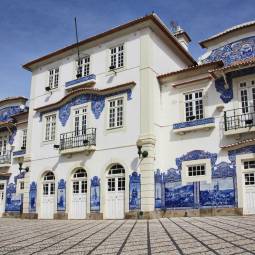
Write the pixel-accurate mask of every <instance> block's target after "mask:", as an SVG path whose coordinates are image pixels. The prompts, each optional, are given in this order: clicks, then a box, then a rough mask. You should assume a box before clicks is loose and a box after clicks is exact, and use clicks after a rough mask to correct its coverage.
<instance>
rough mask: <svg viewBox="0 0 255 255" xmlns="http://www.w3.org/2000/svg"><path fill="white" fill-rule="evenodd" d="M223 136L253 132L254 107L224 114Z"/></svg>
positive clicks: (254, 128)
mask: <svg viewBox="0 0 255 255" xmlns="http://www.w3.org/2000/svg"><path fill="white" fill-rule="evenodd" d="M224 128H225V132H224V134H225V135H234V134H241V133H246V132H254V131H255V107H254V106H252V107H248V106H247V107H244V108H237V109H233V110H229V111H225V112H224Z"/></svg>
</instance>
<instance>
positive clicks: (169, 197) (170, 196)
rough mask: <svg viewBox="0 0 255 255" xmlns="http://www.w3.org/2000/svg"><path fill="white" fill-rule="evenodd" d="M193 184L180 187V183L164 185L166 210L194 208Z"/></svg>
mask: <svg viewBox="0 0 255 255" xmlns="http://www.w3.org/2000/svg"><path fill="white" fill-rule="evenodd" d="M194 197H195V196H194V184H193V183H191V184H187V185H182V183H181V182H167V183H165V207H166V208H193V207H194V206H195V198H194Z"/></svg>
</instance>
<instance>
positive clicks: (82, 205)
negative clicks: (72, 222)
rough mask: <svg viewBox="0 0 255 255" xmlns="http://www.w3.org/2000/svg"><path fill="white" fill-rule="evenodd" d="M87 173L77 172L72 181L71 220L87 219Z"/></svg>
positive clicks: (80, 170) (80, 169)
mask: <svg viewBox="0 0 255 255" xmlns="http://www.w3.org/2000/svg"><path fill="white" fill-rule="evenodd" d="M86 205H87V172H86V171H85V170H84V169H83V168H79V169H77V170H75V172H74V173H73V175H72V179H71V208H70V215H69V218H70V219H85V218H86V215H87V206H86Z"/></svg>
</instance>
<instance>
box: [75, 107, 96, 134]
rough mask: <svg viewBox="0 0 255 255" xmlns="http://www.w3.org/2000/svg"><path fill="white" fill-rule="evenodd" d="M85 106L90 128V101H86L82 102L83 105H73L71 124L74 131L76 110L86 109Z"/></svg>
mask: <svg viewBox="0 0 255 255" xmlns="http://www.w3.org/2000/svg"><path fill="white" fill-rule="evenodd" d="M84 108H86V115H87V117H86V129H88V128H89V127H90V121H91V117H90V112H91V111H90V110H91V109H90V103H85V104H82V105H78V106H75V107H72V124H71V126H72V131H74V132H75V116H76V114H75V112H76V111H77V110H80V109H84Z"/></svg>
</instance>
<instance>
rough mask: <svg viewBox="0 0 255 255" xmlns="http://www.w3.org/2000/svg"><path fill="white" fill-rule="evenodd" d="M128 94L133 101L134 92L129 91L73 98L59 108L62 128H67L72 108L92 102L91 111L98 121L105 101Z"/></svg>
mask: <svg viewBox="0 0 255 255" xmlns="http://www.w3.org/2000/svg"><path fill="white" fill-rule="evenodd" d="M123 93H127V99H128V100H131V99H132V90H131V89H127V90H124V91H121V92H116V93H112V94H109V95H104V96H102V95H93V94H82V95H79V96H76V97H74V98H72V100H71V101H70V102H68V103H66V104H65V105H63V106H61V107H60V108H59V120H60V122H61V124H62V126H65V125H66V123H67V120H68V119H69V116H70V113H71V107H73V106H76V105H81V104H85V103H87V102H91V110H92V112H93V114H94V116H95V118H96V119H99V117H100V114H101V113H102V111H103V109H104V107H105V99H106V98H107V97H110V96H114V95H118V94H123Z"/></svg>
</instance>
